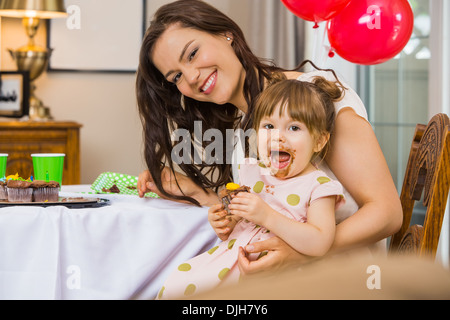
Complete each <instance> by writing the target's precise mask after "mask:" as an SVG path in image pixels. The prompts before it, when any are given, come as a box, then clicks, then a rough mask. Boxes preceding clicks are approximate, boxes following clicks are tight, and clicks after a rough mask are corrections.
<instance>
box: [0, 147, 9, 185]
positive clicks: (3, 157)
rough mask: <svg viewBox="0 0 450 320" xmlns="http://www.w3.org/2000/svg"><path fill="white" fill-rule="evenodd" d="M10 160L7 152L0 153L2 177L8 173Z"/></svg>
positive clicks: (0, 172) (0, 174) (0, 176)
mask: <svg viewBox="0 0 450 320" xmlns="http://www.w3.org/2000/svg"><path fill="white" fill-rule="evenodd" d="M7 161H8V154H7V153H0V179H3V178H4V177H5V175H6V162H7Z"/></svg>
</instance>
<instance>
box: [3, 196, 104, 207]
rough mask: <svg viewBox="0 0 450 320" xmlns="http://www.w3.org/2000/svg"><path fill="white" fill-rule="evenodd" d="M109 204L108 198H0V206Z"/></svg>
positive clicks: (84, 205) (92, 205)
mask: <svg viewBox="0 0 450 320" xmlns="http://www.w3.org/2000/svg"><path fill="white" fill-rule="evenodd" d="M106 205H109V200H108V199H99V198H71V197H60V198H59V201H56V202H8V201H4V200H0V208H4V207H12V206H36V207H51V206H65V207H67V208H71V209H82V208H99V207H103V206H106Z"/></svg>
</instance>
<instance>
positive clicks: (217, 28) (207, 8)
mask: <svg viewBox="0 0 450 320" xmlns="http://www.w3.org/2000/svg"><path fill="white" fill-rule="evenodd" d="M173 24H179V25H180V26H182V27H185V28H193V29H196V30H200V31H203V32H208V33H210V34H213V35H222V36H223V35H228V34H229V35H231V36H232V38H233V42H232V47H233V50H234V52H235V54H236V56H237V58H238V59H239V61H240V62H241V64H242V66H243V69H244V70H245V81H244V88H243V91H244V92H243V93H244V97H245V99H246V102H247V104H248V109H247V110H248V111H247V115H245V117H244V118H243V119H241V117H240V116H239V110H238V108H237V107H235V106H234V105H232V104H229V103H228V104H225V105H221V106H218V105H217V104H215V103H212V102H201V101H196V100H193V99H191V98H188V97H183V96H182V95H181V93H180V92H179V91H178V88H177V87H176V86H175V85H174V84H171V83H170V82H168V81H167V80H166V79H165V78H164V76H163V75H162V74H161V73H160V72H159V70H158V69H157V68H156V66H155V65H154V63H153V61H152V59H151V52H152V50H153V47H154V45H155V43H156V41H157V40H158V39H159V38H160V36H161V35H162V34H163V33H164V31H165V30H166V29H167V28H168V27H169V26H171V25H173ZM299 68H300V67H299ZM296 70H297V68H296ZM283 71H286V70H285V69H282V68H279V67H277V66H275V65H274V64H273V63H272V62H271V61H269V60H264V59H260V58H258V57H256V56H255V55H254V54H253V53H252V51H251V50H250V48H249V46H248V44H247V42H246V40H245V37H244V34H243V32H242V30H241V29H240V28H239V26H238V25H237V24H236V23H235V22H234V21H233V20H231V19H230V18H229V17H227V16H226V15H224V14H223V13H222V12H220V11H219V10H217V9H216V8H214V7H213V6H211V5H209V4H207V3H205V2H203V1H201V0H178V1H175V2H172V3H169V4H167V5H164V6H162V7H160V8H159V9H158V11H157V12H156V13H155V15H154V17H153V20H152V21H151V24H150V26H149V28H148V29H147V32H146V34H145V37H144V40H143V42H142V46H141V51H140V57H139V67H138V71H137V77H136V96H137V104H138V109H139V113H140V118H141V121H142V125H143V136H144V158H145V161H146V164H147V167H148V169H149V171H150V173H151V175H152V177H153V180H154V182H155V184H156V186H157V187H158V189H159V190H161V193H162V194H163V195H165V196H166V197H168V198H169V199H175V200H187V201H190V202H191V203H193V204H196V205H199V203H198V202H197V201H196V200H195V199H193V198H191V197H188V196H174V195H171V194H168V193H167V192H166V191H165V190H164V189H163V188H162V181H161V170H162V169H163V168H164V166H166V165H167V164H166V163H168V165H169V167H170V168H171V170H174V165H173V163H172V161H171V154H172V150H173V149H174V147H175V146H176V145H177V142H175V143H174V142H173V141H172V139H171V132H172V131H173V130H174V129H186V130H187V131H188V132H189V133H190V134H191V146H190V148H191V155H192V154H194V153H195V152H196V151H195V150H196V148H195V145H194V144H195V143H196V140H195V137H194V124H195V122H196V121H201V123H202V131H203V132H202V134H203V133H204V132H205V131H206V130H208V129H212V128H214V129H218V130H220V131H221V132H222V137H226V130H227V129H236V128H237V127H238V126H240V127H241V128H243V129H244V130H245V129H247V128H250V127H251V124H252V117H251V115H252V113H253V103H254V100H255V99H256V97H257V96H258V94H259V93H260V92H261V91H262V90H263V89H264V84H265V81H266V80H267V81H268V82H270V81H271V80H272V79H273V77H274V76H275V75H277V74H279V73H280V72H283ZM209 143H211V142H209ZM207 145H208V142H204V141H203V142H202V147H203V148H205V147H206V146H207ZM223 150H226V139H223ZM223 156H224V159H223V161H217V162H216V163H213V164H208V163H205V162H203V163H202V164H200V165H198V164H194V163H182V164H179V167H180V169H181V170H182V171H183V172H184V173H185V174H186V175H187V176H188V177H189V178H190V179H192V181H194V182H195V183H196V184H197V185H199V186H201V187H202V188H203V190H205V191H206V188H213V189H215V190H216V191H217V189H218V188H219V187H220V186H222V185H224V184H225V183H227V182H229V181H232V171H231V165H230V164H229V163H227V161H226V154H225V153H223Z"/></svg>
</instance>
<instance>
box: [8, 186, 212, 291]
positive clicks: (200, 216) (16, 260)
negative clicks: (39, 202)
mask: <svg viewBox="0 0 450 320" xmlns="http://www.w3.org/2000/svg"><path fill="white" fill-rule="evenodd" d="M83 191H84V192H87V191H91V190H90V189H89V186H88V185H80V186H63V187H62V190H61V193H60V195H61V196H80V193H78V192H83ZM81 196H83V197H100V198H107V199H109V200H110V205H108V206H104V207H100V208H84V209H69V208H66V207H64V206H54V207H46V208H43V207H37V206H36V207H35V206H33V207H31V206H14V207H6V208H0V299H128V298H130V297H133V296H134V295H135V294H136V293H137V292H140V293H141V294H140V296H139V297H138V298H139V299H147V298H148V299H152V298H154V297H155V295H156V293H157V292H158V290H159V288H160V287H161V285H162V283H163V282H164V280H165V279H166V277H167V276H168V274H169V273H170V272H171V271H172V270H173V269H174V268H176V267H177V266H178V265H179V264H180V263H181V262H183V261H185V260H186V259H188V258H190V257H192V256H195V255H197V254H198V253H200V252H203V251H205V250H208V249H209V248H211V247H212V246H213V245H214V243H215V242H216V241H217V237H216V236H215V234H214V231H213V230H212V228H211V226H210V225H209V223H208V221H207V212H208V209H207V208H198V207H195V206H191V205H184V204H178V203H174V202H171V201H166V200H163V199H153V198H146V199H140V198H138V197H136V196H127V195H88V194H85V193H81Z"/></svg>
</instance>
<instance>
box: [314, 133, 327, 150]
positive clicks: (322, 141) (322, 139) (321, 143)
mask: <svg viewBox="0 0 450 320" xmlns="http://www.w3.org/2000/svg"><path fill="white" fill-rule="evenodd" d="M328 140H330V134H329V133H324V134H322V135H320V136H319V137H318V138H317V140H316V146H315V148H314V152H315V153H319V152H320V151H322V149H323V147H325V145H326V144H327V142H328Z"/></svg>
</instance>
